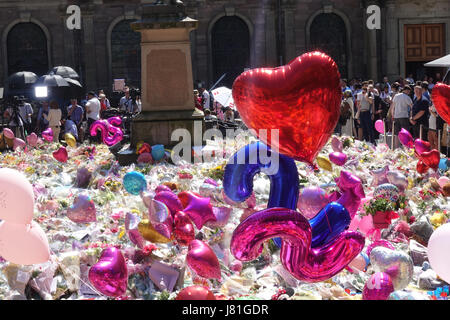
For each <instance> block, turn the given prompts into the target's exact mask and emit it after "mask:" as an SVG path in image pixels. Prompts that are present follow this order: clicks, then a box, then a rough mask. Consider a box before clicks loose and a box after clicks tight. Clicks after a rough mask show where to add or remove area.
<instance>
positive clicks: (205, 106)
mask: <svg viewBox="0 0 450 320" xmlns="http://www.w3.org/2000/svg"><path fill="white" fill-rule="evenodd" d="M200 94H201V95H202V103H203V110H206V109H211V107H210V98H209V92H208V90H206V88H203V87H202V88H200Z"/></svg>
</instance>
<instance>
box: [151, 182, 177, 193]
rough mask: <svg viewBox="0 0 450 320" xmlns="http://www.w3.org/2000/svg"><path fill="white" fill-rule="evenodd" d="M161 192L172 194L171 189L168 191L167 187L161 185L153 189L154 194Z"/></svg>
mask: <svg viewBox="0 0 450 320" xmlns="http://www.w3.org/2000/svg"><path fill="white" fill-rule="evenodd" d="M163 191H167V192H172V189H170V188H169V187H168V186H166V185H164V184H161V185H159V186H157V187H156V189H155V192H156V193H160V192H163ZM172 193H173V192H172Z"/></svg>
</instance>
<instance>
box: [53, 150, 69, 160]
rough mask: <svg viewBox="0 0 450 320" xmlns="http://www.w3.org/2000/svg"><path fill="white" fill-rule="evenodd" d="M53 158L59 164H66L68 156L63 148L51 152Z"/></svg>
mask: <svg viewBox="0 0 450 320" xmlns="http://www.w3.org/2000/svg"><path fill="white" fill-rule="evenodd" d="M53 157H54V158H55V159H56V160H58V161H59V162H67V159H68V158H69V155H68V154H67V150H66V148H65V147H61V148H59V149H58V150H56V151H55V152H53Z"/></svg>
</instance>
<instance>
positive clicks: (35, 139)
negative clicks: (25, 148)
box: [27, 132, 38, 147]
mask: <svg viewBox="0 0 450 320" xmlns="http://www.w3.org/2000/svg"><path fill="white" fill-rule="evenodd" d="M27 142H28V144H29V145H30V146H32V147H36V146H37V142H38V136H37V135H36V133H34V132H32V133H31V134H30V135H28V136H27Z"/></svg>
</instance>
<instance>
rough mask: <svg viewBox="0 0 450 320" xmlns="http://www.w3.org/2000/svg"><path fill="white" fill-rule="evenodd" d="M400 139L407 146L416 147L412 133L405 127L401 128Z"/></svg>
mask: <svg viewBox="0 0 450 320" xmlns="http://www.w3.org/2000/svg"><path fill="white" fill-rule="evenodd" d="M398 140H399V141H400V142H401V143H402V144H403V145H404V146H405V147H408V148H410V149H411V148H413V147H414V140H413V137H412V135H411V133H409V131H408V130H406V129H405V128H402V130H400V132H399V133H398Z"/></svg>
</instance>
